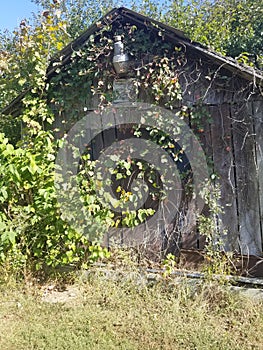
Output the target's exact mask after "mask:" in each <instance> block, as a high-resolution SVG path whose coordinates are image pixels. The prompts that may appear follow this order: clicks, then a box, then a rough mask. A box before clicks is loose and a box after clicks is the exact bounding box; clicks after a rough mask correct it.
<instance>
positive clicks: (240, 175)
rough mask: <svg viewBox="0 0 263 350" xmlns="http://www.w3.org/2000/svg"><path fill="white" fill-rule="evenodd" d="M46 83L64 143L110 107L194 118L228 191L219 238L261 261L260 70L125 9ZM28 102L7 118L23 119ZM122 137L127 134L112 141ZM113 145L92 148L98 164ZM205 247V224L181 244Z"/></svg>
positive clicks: (54, 67) (63, 60)
mask: <svg viewBox="0 0 263 350" xmlns="http://www.w3.org/2000/svg"><path fill="white" fill-rule="evenodd" d="M47 79H48V83H49V91H48V95H47V99H48V101H49V104H50V106H51V107H52V108H53V111H54V113H55V115H56V120H55V124H54V129H55V131H56V133H57V137H61V136H62V135H64V133H65V132H67V131H68V130H69V128H70V127H71V126H72V125H73V124H74V123H75V122H76V121H77V120H79V119H80V118H82V117H83V116H84V115H85V114H86V113H88V112H89V111H93V110H97V109H98V108H99V107H101V108H103V106H106V105H115V106H118V105H121V104H125V106H126V107H127V106H129V104H130V105H131V106H132V105H133V103H135V102H138V101H139V102H144V103H153V104H158V105H159V106H161V107H163V108H167V110H170V111H174V112H177V111H180V113H181V114H182V115H183V114H185V120H186V121H187V123H188V125H189V127H190V128H191V129H192V130H193V132H194V134H195V135H196V136H197V138H198V139H199V141H200V143H201V144H202V147H203V150H204V152H205V155H206V157H207V164H208V168H209V172H210V175H211V176H212V179H213V180H214V181H215V182H216V183H218V184H219V186H220V190H221V198H220V199H219V202H220V205H221V206H222V208H223V213H221V214H219V216H220V226H222V227H220V228H219V229H220V230H222V231H223V230H224V231H225V232H226V236H227V238H226V239H225V248H226V249H227V250H230V251H235V252H238V253H241V254H242V255H253V256H258V257H260V256H262V247H263V221H262V217H263V157H262V156H263V155H262V152H263V96H262V89H263V75H262V73H261V72H260V71H256V70H254V69H253V68H251V67H247V66H243V65H240V64H238V63H237V62H236V61H235V60H233V59H231V58H228V57H224V56H221V55H220V54H218V53H215V52H213V51H211V50H209V49H207V48H205V47H204V46H202V45H201V44H199V43H195V42H192V41H191V40H189V39H188V38H187V37H186V36H185V35H184V33H183V32H181V31H179V30H177V29H175V28H172V27H170V26H168V25H166V24H163V23H160V22H158V21H156V20H153V19H151V18H148V17H145V16H143V15H141V14H139V13H136V12H133V11H131V10H129V9H126V8H123V7H122V8H118V9H114V10H112V11H110V12H109V13H108V14H107V15H105V16H104V17H103V18H102V19H101V20H100V21H98V22H97V23H94V24H93V25H91V26H90V27H89V28H88V29H87V30H86V31H84V32H83V34H82V35H81V36H80V37H78V38H77V39H76V40H74V41H73V42H72V43H70V44H69V45H67V46H66V47H65V48H64V49H63V50H62V51H60V52H59V53H58V54H57V55H56V57H53V59H52V61H51V63H50V66H49V69H48V71H47ZM23 97H24V95H21V96H19V97H18V98H17V99H15V100H14V101H13V102H12V103H11V104H10V105H9V106H7V107H6V108H5V109H4V111H3V113H5V114H11V115H13V116H14V117H15V116H16V115H17V114H18V113H19V111H20V109H21V100H22V98H23ZM117 134H118V130H117V131H116V132H115V133H114V134H112V135H111V137H113V138H115V137H116V135H117ZM119 135H120V133H119ZM107 137H110V136H109V134H107V136H105V137H101V139H100V140H98V139H97V140H96V142H97V144H96V142H95V143H94V144H93V147H94V149H93V156H94V158H96V152H99V150H100V149H103V148H105V147H107V142H106V141H105V140H106V138H107ZM98 142H99V143H100V146H99V148H98ZM103 143H105V144H103ZM96 145H97V146H96ZM96 147H97V149H96ZM204 185H205V184H204ZM204 244H205V239H204V238H203V237H202V236H200V233H199V230H198V225H196V226H195V229H194V230H193V229H191V230H190V231H189V232H187V230H184V234H183V235H181V237H180V244H179V245H180V248H181V249H187V250H189V249H203V248H204Z"/></svg>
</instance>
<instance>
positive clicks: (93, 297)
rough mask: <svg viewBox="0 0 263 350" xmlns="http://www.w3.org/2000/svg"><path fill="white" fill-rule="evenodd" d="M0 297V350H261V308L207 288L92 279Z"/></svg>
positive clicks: (16, 287)
mask: <svg viewBox="0 0 263 350" xmlns="http://www.w3.org/2000/svg"><path fill="white" fill-rule="evenodd" d="M60 288H61V291H59V290H60ZM63 288H64V291H63V292H62V289H63ZM0 297H1V299H0V349H1V350H11V349H12V350H18V349H19V350H30V349H34V350H35V349H46V350H55V349H61V350H62V349H67V350H68V349H76V350H82V349H83V350H84V349H85V350H87V349H125V350H128V349H136V350H137V349H140V348H142V347H143V349H180V350H181V349H209V350H210V349H217V350H218V349H231V350H233V349H263V343H262V334H263V305H262V304H260V303H258V302H255V301H251V300H249V299H246V298H241V297H240V296H238V295H236V294H233V292H229V291H228V290H227V289H226V288H225V287H222V286H220V285H218V284H214V283H211V282H206V283H204V284H202V285H199V287H198V288H195V289H193V288H192V287H191V286H190V285H189V284H188V283H187V282H184V281H183V282H181V283H180V284H176V283H175V284H174V285H168V283H159V284H157V285H153V286H146V285H143V284H141V283H139V284H138V283H137V280H135V281H131V280H129V279H127V278H126V279H119V280H115V281H113V280H109V279H105V278H104V277H101V276H98V275H93V277H90V278H89V279H88V280H85V281H84V282H83V281H79V280H78V281H76V282H75V283H74V285H66V286H61V285H60V284H57V285H56V284H54V282H52V284H51V283H48V284H46V285H44V286H39V285H30V284H29V283H26V284H25V283H24V284H14V283H10V282H9V283H7V282H5V283H2V284H1V286H0Z"/></svg>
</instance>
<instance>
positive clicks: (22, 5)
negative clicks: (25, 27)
mask: <svg viewBox="0 0 263 350" xmlns="http://www.w3.org/2000/svg"><path fill="white" fill-rule="evenodd" d="M37 10H38V7H37V5H35V4H33V3H32V2H31V1H30V0H0V30H1V31H2V30H4V29H9V30H10V31H12V30H13V29H14V28H15V27H17V26H19V24H20V22H21V20H22V19H24V18H29V17H31V13H32V12H37Z"/></svg>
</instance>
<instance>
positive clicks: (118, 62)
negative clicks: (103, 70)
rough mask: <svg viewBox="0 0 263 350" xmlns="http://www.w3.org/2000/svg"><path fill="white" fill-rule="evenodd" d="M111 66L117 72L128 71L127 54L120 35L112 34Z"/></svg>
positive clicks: (123, 72)
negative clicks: (112, 51)
mask: <svg viewBox="0 0 263 350" xmlns="http://www.w3.org/2000/svg"><path fill="white" fill-rule="evenodd" d="M114 41H115V42H114V56H113V66H114V69H115V71H116V73H117V74H121V75H123V74H125V73H127V72H128V71H129V55H128V54H127V53H125V52H124V45H123V42H122V40H121V35H115V36H114Z"/></svg>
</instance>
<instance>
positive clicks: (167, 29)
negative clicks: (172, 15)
mask: <svg viewBox="0 0 263 350" xmlns="http://www.w3.org/2000/svg"><path fill="white" fill-rule="evenodd" d="M119 19H123V20H126V21H129V22H131V23H134V24H136V25H139V26H146V27H148V28H150V29H151V30H153V31H156V32H158V31H160V30H162V31H163V35H164V37H165V38H167V39H169V40H170V41H173V42H176V43H177V44H181V45H183V46H185V47H186V48H188V49H190V50H192V51H195V52H196V53H198V54H199V55H201V56H203V57H206V58H208V59H209V60H210V61H211V63H214V64H217V65H219V66H221V67H224V68H225V69H227V70H229V71H231V72H233V73H235V74H236V75H238V76H240V77H242V78H244V79H246V80H248V81H252V82H255V83H257V84H259V85H263V73H262V72H261V71H258V70H255V69H254V68H252V67H248V66H245V65H241V64H239V63H238V62H237V61H235V60H234V59H233V58H230V57H226V56H223V55H221V54H219V53H216V52H214V51H212V50H209V49H208V48H206V47H205V46H203V45H202V44H200V43H197V42H193V41H191V40H190V39H189V38H188V37H186V36H185V34H184V33H183V32H182V31H181V30H178V29H176V28H173V27H171V26H169V25H166V24H164V23H162V22H159V21H157V20H154V19H152V18H150V17H147V16H144V15H142V14H139V13H137V12H135V11H132V10H129V9H127V8H125V7H120V8H114V9H113V10H111V11H110V12H108V13H107V14H106V15H105V16H103V17H102V18H101V19H100V20H99V21H97V22H95V23H93V24H92V25H91V26H90V27H89V28H88V29H87V30H85V31H84V32H83V33H82V34H81V35H80V36H79V37H78V38H76V39H75V40H74V41H72V42H71V43H70V44H68V45H67V46H65V47H64V48H63V49H62V50H61V51H59V52H58V53H57V54H56V55H55V56H53V58H52V59H51V62H50V65H49V68H48V69H47V78H49V77H50V76H51V75H52V74H53V73H54V72H55V70H56V69H57V65H54V63H55V62H58V61H60V64H61V65H62V66H63V65H65V64H66V63H67V62H69V60H70V57H71V55H72V53H73V52H74V51H75V50H77V49H79V48H80V47H81V46H82V45H84V43H85V42H86V41H87V40H88V39H89V37H90V36H91V35H92V34H94V33H96V32H97V31H99V30H100V29H101V27H103V26H107V25H111V24H113V23H114V22H115V21H117V20H119ZM28 91H30V88H28V89H27V90H25V91H24V92H23V93H21V94H20V95H19V96H18V97H16V98H15V99H14V100H13V101H12V102H11V103H10V104H9V105H8V106H7V107H5V108H4V109H3V110H2V111H1V112H2V113H3V114H9V113H11V112H12V111H13V110H14V108H15V106H16V105H17V104H18V103H19V102H20V101H21V100H22V98H23V97H24V96H25V95H26V93H27V92H28Z"/></svg>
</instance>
